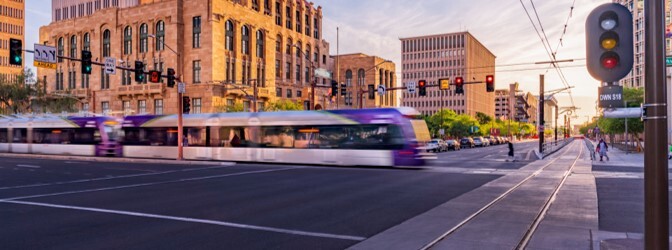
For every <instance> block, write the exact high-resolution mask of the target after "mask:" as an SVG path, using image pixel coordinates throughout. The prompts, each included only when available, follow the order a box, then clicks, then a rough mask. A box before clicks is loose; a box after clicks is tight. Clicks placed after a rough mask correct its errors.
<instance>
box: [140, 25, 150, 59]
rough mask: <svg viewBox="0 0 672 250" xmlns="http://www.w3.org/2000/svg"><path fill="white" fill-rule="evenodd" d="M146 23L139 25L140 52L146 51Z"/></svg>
mask: <svg viewBox="0 0 672 250" xmlns="http://www.w3.org/2000/svg"><path fill="white" fill-rule="evenodd" d="M147 33H148V30H147V24H146V23H143V24H141V25H140V53H147V50H148V46H147Z"/></svg>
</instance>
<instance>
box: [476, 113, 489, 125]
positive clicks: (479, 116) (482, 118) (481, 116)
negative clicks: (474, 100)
mask: <svg viewBox="0 0 672 250" xmlns="http://www.w3.org/2000/svg"><path fill="white" fill-rule="evenodd" d="M476 120H478V123H480V124H488V123H490V122H491V121H492V117H491V116H489V115H487V114H485V113H481V112H476Z"/></svg>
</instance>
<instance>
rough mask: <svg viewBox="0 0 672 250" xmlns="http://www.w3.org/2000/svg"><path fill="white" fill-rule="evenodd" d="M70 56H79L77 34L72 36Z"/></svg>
mask: <svg viewBox="0 0 672 250" xmlns="http://www.w3.org/2000/svg"><path fill="white" fill-rule="evenodd" d="M70 57H72V58H77V36H71V37H70Z"/></svg>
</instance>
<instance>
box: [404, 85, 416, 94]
mask: <svg viewBox="0 0 672 250" xmlns="http://www.w3.org/2000/svg"><path fill="white" fill-rule="evenodd" d="M417 85H418V83H417V82H409V83H406V91H408V93H409V94H415V91H416V87H417Z"/></svg>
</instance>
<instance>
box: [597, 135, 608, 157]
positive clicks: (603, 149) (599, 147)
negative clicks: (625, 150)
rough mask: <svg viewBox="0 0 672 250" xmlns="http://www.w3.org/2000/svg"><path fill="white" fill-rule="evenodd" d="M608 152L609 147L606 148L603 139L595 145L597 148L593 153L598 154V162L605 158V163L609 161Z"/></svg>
mask: <svg viewBox="0 0 672 250" xmlns="http://www.w3.org/2000/svg"><path fill="white" fill-rule="evenodd" d="M608 150H609V146H607V143H606V142H605V141H604V139H600V142H598V143H597V147H595V151H597V152H598V153H599V154H600V161H602V157H607V161H609V156H608V155H607V151H608Z"/></svg>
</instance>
